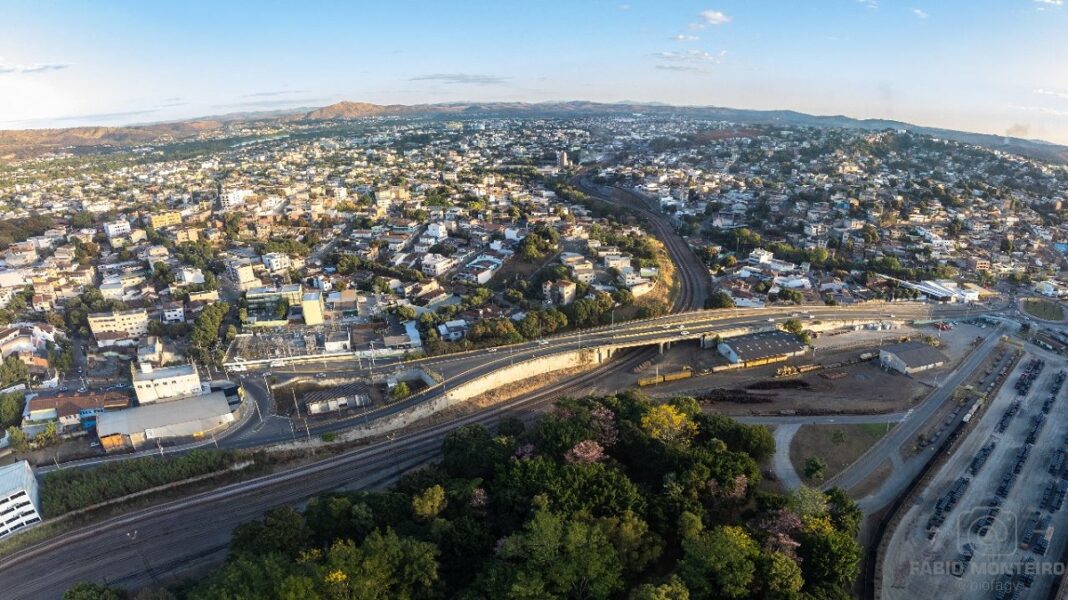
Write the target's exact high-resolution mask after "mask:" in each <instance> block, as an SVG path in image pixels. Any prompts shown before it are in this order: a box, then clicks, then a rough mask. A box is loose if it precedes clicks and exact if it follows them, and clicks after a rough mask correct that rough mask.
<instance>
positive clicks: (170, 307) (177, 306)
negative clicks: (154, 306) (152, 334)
mask: <svg viewBox="0 0 1068 600" xmlns="http://www.w3.org/2000/svg"><path fill="white" fill-rule="evenodd" d="M163 322H164V323H184V322H185V307H184V306H182V303H181V302H168V303H167V304H164V305H163Z"/></svg>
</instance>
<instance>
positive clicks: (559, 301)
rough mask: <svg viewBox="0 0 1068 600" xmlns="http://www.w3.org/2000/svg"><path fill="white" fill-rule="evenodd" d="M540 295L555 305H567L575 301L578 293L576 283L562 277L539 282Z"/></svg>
mask: <svg viewBox="0 0 1068 600" xmlns="http://www.w3.org/2000/svg"><path fill="white" fill-rule="evenodd" d="M541 292H542V295H543V296H545V301H546V302H547V303H550V304H556V305H557V306H567V305H568V304H571V303H572V302H574V301H575V298H576V296H577V295H578V285H576V284H575V282H574V281H567V280H566V279H562V280H560V281H546V282H544V283H542V284H541Z"/></svg>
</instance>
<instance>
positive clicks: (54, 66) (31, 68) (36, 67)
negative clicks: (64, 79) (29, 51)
mask: <svg viewBox="0 0 1068 600" xmlns="http://www.w3.org/2000/svg"><path fill="white" fill-rule="evenodd" d="M68 67H70V65H68V64H64V63H44V64H42V63H34V64H32V65H3V64H0V75H7V74H9V73H43V72H45V71H61V70H63V69H66V68H68Z"/></svg>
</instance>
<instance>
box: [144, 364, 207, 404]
mask: <svg viewBox="0 0 1068 600" xmlns="http://www.w3.org/2000/svg"><path fill="white" fill-rule="evenodd" d="M130 379H131V380H132V381H133V386H134V393H136V394H137V402H138V403H140V404H149V403H152V402H156V401H162V400H167V399H168V398H178V397H181V396H192V395H193V394H199V393H200V392H201V391H202V390H201V386H200V373H198V372H197V369H196V367H194V366H193V365H192V364H187V365H175V366H171V367H163V368H155V367H153V366H152V364H151V363H147V362H143V363H141V364H140V366H139V367H135V366H133V365H130Z"/></svg>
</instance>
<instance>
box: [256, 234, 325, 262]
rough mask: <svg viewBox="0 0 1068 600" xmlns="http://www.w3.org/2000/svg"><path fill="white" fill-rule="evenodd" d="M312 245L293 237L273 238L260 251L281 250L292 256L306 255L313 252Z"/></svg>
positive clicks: (262, 252) (263, 252) (265, 252)
mask: <svg viewBox="0 0 1068 600" xmlns="http://www.w3.org/2000/svg"><path fill="white" fill-rule="evenodd" d="M309 235H311V234H309ZM312 245H313V244H310V243H306V242H302V241H300V240H296V239H293V238H272V239H271V240H269V241H268V242H267V243H266V244H262V245H261V246H260V248H259V253H260V254H267V253H270V252H281V253H283V254H288V255H290V256H301V257H304V256H308V255H309V254H311V249H312Z"/></svg>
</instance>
